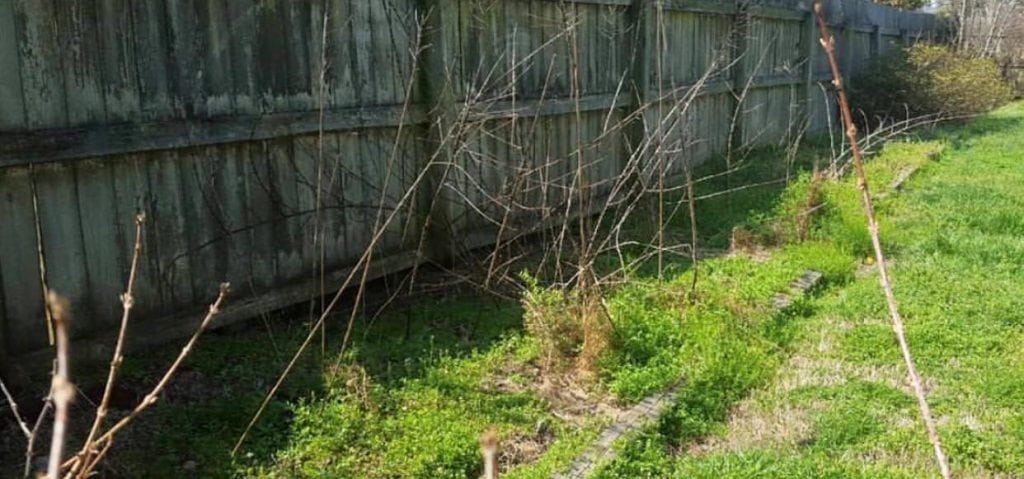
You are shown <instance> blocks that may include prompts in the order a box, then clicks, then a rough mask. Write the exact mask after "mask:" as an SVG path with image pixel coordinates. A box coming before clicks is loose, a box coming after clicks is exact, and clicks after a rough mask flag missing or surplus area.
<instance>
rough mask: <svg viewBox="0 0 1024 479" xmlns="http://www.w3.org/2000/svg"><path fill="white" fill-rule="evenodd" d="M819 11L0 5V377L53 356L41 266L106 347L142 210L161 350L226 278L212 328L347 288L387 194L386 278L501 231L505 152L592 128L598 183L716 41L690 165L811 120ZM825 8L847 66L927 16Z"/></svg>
mask: <svg viewBox="0 0 1024 479" xmlns="http://www.w3.org/2000/svg"><path fill="white" fill-rule="evenodd" d="M808 3H809V0H803V1H799V2H797V1H762V2H753V3H747V2H740V3H736V2H732V1H714V0H663V1H661V2H660V3H656V2H654V1H644V0H572V1H568V0H562V1H554V0H433V1H431V0H419V1H417V0H327V1H319V0H316V1H314V0H309V1H298V0H296V1H292V0H209V1H208V0H60V1H56V2H51V1H41V0H0V365H5V366H4V367H0V369H7V370H8V371H12V370H14V369H18V368H17V366H18V365H19V364H27V363H32V362H34V361H35V362H38V361H39V360H40V359H41V358H45V357H47V356H48V355H49V352H48V348H47V333H46V327H45V322H44V311H43V304H42V301H41V298H42V294H41V292H40V291H41V288H42V284H43V282H44V279H45V283H46V284H47V285H48V286H49V287H50V288H52V289H54V290H56V291H59V292H61V293H63V294H66V295H68V296H69V297H70V299H71V301H72V304H73V306H74V310H75V312H76V317H75V321H74V323H73V325H74V328H73V334H74V336H75V338H76V345H77V348H76V352H77V353H78V354H80V355H82V356H83V357H84V356H89V357H100V356H99V355H105V354H106V352H107V351H108V350H109V348H110V346H111V344H110V343H112V339H111V338H112V335H111V332H112V331H113V330H114V328H116V325H117V322H118V319H119V314H120V313H119V312H120V303H119V300H118V295H119V294H120V292H121V291H122V289H123V288H124V282H125V278H126V275H127V270H128V264H129V260H130V254H131V253H130V252H131V244H132V241H133V234H134V230H133V226H132V221H133V215H134V213H135V212H136V211H143V212H145V213H146V215H147V223H146V228H145V235H144V251H145V253H144V255H143V264H142V267H141V271H140V278H139V283H138V286H137V291H136V301H135V304H136V313H135V320H134V323H133V326H132V330H133V332H132V337H133V338H135V340H136V342H137V344H147V343H151V342H155V341H161V340H166V339H167V338H169V337H173V336H177V335H181V334H184V333H186V332H189V331H191V329H192V328H193V327H194V325H195V321H196V320H197V315H196V313H197V312H199V311H201V309H202V308H203V305H204V304H205V303H206V302H207V301H209V300H210V299H211V298H212V297H213V296H214V295H215V293H216V289H217V284H218V283H220V282H221V281H225V280H227V281H230V282H231V283H232V284H233V285H234V288H233V296H232V300H231V302H230V305H229V306H228V308H226V310H225V314H224V316H223V317H222V318H221V319H219V324H222V325H223V324H227V323H230V322H232V321H236V320H239V319H243V318H247V317H251V316H253V315H255V314H258V313H261V312H265V311H269V310H272V309H275V308H279V307H283V306H286V305H288V304H293V303H296V302H300V301H303V300H306V299H308V298H309V297H310V294H311V292H312V291H315V290H316V289H317V288H318V287H319V284H320V283H319V278H317V277H316V269H317V265H318V264H320V261H321V260H322V264H323V265H325V266H326V270H327V271H328V272H329V274H328V276H327V277H326V280H325V281H326V284H327V286H328V287H333V286H337V285H338V284H339V282H340V278H341V277H342V276H343V275H344V274H345V273H346V272H347V271H348V268H350V267H351V266H352V265H353V264H354V263H355V262H356V260H357V258H358V257H359V255H360V254H361V253H362V252H363V251H364V249H365V248H366V247H367V245H368V243H369V241H370V237H371V235H372V229H373V228H372V227H373V224H374V222H375V218H376V215H377V211H378V205H379V204H380V202H381V199H382V198H383V202H384V207H385V210H386V211H391V210H390V209H391V208H397V209H398V211H399V213H397V216H398V218H397V220H396V221H395V222H394V223H393V224H392V226H390V227H389V228H388V230H387V232H386V234H385V235H384V236H383V238H382V241H381V245H380V248H379V249H378V251H377V252H376V253H375V258H377V259H376V260H375V262H374V265H375V266H374V270H373V272H372V275H374V276H376V275H380V274H384V273H388V272H395V271H398V270H401V269H403V268H409V267H410V266H412V265H414V264H416V263H417V262H420V261H422V260H423V258H424V255H422V254H420V253H418V250H419V249H420V247H419V246H420V241H419V238H420V233H422V232H423V231H422V225H423V224H424V222H423V221H422V220H423V219H424V218H426V217H428V216H430V217H434V216H438V217H441V218H443V219H444V220H445V222H446V224H447V225H448V226H449V227H450V229H449V230H448V232H449V235H450V236H451V235H454V236H458V237H460V238H463V239H465V238H472V241H474V242H475V244H487V243H488V242H490V241H493V238H494V231H493V228H491V227H488V225H487V222H486V221H485V220H484V219H482V218H481V216H482V215H485V214H486V212H480V211H476V210H475V209H474V208H471V207H469V206H468V205H472V201H473V198H470V196H473V195H477V196H486V195H487V194H488V192H494V191H496V190H498V189H500V188H501V187H502V184H503V177H504V176H506V175H507V174H508V172H509V169H510V168H511V166H510V164H509V163H511V161H512V158H513V157H514V156H515V157H517V158H518V157H522V156H525V157H528V158H530V160H529V161H532V162H534V163H536V164H540V163H543V162H546V161H550V159H552V158H563V159H564V158H567V157H571V156H572V152H573V150H574V149H575V146H576V145H578V144H579V142H578V139H579V135H583V136H585V137H586V138H588V141H589V140H595V139H597V140H595V141H596V144H597V145H598V146H595V147H594V150H595V152H596V154H597V155H600V158H599V159H595V160H593V161H594V164H595V165H599V166H595V167H593V172H594V173H593V174H594V175H595V176H596V177H597V178H598V179H600V178H607V177H610V176H614V175H615V174H616V173H617V171H618V169H619V168H621V167H622V164H623V161H625V160H624V159H625V158H627V157H628V156H629V155H630V154H631V153H630V151H629V150H630V148H631V146H630V145H635V142H633V143H631V142H630V141H629V137H628V136H627V135H626V134H623V135H609V136H608V138H603V137H602V138H599V139H598V137H601V132H602V127H603V125H607V122H608V121H609V118H612V119H613V120H614V121H620V120H625V119H628V118H630V116H631V115H632V113H633V112H635V111H636V110H637V109H638V108H640V107H641V105H647V106H648V108H647V110H646V111H647V113H645V114H644V115H642V117H643V118H644V120H645V121H648V122H649V123H648V124H650V122H651V120H652V118H651V116H652V115H655V116H656V115H657V114H658V113H657V112H658V109H655V108H649V106H650V105H651V104H657V103H660V102H664V101H665V98H664V97H663V96H661V93H660V92H663V91H669V90H671V91H679V90H680V89H683V88H685V87H687V86H691V85H693V84H694V83H695V82H697V81H698V80H699V79H700V78H701V75H702V73H703V72H705V71H707V70H709V69H710V68H712V66H713V65H712V64H713V63H714V62H715V61H717V60H716V59H718V58H722V57H723V56H724V57H725V58H726V59H727V60H728V67H727V68H722V70H721V71H720V72H719V73H716V74H715V75H714V76H712V77H710V78H708V81H707V82H706V84H705V85H704V86H703V87H702V88H701V90H700V92H699V99H698V100H697V101H696V102H695V104H694V107H693V110H692V112H691V113H690V114H691V115H692V118H693V122H692V125H693V127H692V129H693V132H692V133H691V134H692V136H693V137H694V138H697V139H699V140H700V141H696V142H694V144H695V145H697V146H695V147H694V148H693V149H692V151H691V152H690V154H691V155H693V156H694V158H696V159H700V158H704V157H707V156H709V155H712V154H715V153H719V152H721V151H723V150H724V149H725V148H726V147H727V146H728V145H729V144H730V142H732V143H735V142H746V143H770V142H777V141H779V140H780V139H781V138H784V137H785V136H786V135H788V134H790V133H791V132H792V128H793V125H799V124H802V123H803V122H805V121H807V122H809V123H806V124H808V125H809V126H810V128H811V129H813V130H816V131H820V130H821V129H822V128H823V127H824V125H825V124H826V123H827V120H828V116H829V115H830V114H831V113H829V108H828V106H829V104H828V100H827V95H825V94H823V90H822V89H821V88H819V84H821V82H823V81H826V80H828V74H827V68H826V65H825V63H824V59H823V56H822V55H821V54H820V53H819V49H820V47H818V45H817V39H816V35H817V32H816V30H815V27H814V25H813V22H811V18H810V13H809V11H808V8H807V7H808ZM828 12H829V16H830V22H831V23H832V24H833V25H834V27H835V32H836V35H837V42H838V44H839V52H840V54H841V57H842V62H843V66H844V67H845V68H846V70H847V71H850V72H853V71H856V70H858V69H859V68H861V67H863V66H864V64H865V62H866V60H867V59H868V58H870V57H871V56H873V55H877V54H879V53H881V52H884V51H885V50H887V49H889V48H892V47H893V46H895V45H902V44H907V43H909V42H912V41H914V40H915V39H918V38H922V37H930V36H933V35H935V32H936V31H937V28H938V23H937V22H936V20H935V19H934V18H933V17H931V16H928V15H924V14H917V13H908V12H900V11H896V10H893V9H889V8H885V7H881V6H878V5H875V4H872V3H868V2H866V1H863V0H833V1H830V2H828ZM325 18H326V24H325V23H324V21H325V20H324V19H325ZM567 25H572V28H568V27H567ZM567 32H569V33H567ZM573 46H575V47H576V48H575V51H572V50H573V48H572V47H573ZM569 59H575V61H573V62H570V61H569ZM325 65H326V68H323V67H324V66H325ZM574 71H578V77H575V78H577V79H578V81H574ZM321 79H322V80H323V81H321ZM741 90H742V91H744V92H746V94H742V95H741V94H739V92H740V91H741ZM321 106H322V107H323V108H321ZM577 113H578V114H577ZM736 113H738V115H736V118H737V125H738V128H736V129H735V131H734V132H733V134H730V131H731V130H730V123H731V121H732V118H733V115H734V114H736ZM464 116H467V117H472V118H473V121H476V122H478V123H479V125H480V127H479V128H477V129H475V130H473V131H472V132H471V133H467V135H466V136H467V138H463V144H472V145H474V146H473V149H474V150H475V152H474V154H473V155H469V156H474V157H478V158H485V159H486V161H479V162H477V163H475V164H474V165H468V164H459V161H461V160H452V162H453V163H455V164H456V166H459V171H461V172H462V173H463V174H462V176H461V177H460V179H458V180H454V179H453V180H450V181H451V182H453V183H462V184H473V185H476V187H475V188H474V189H473V191H474V193H466V194H465V195H466V198H463V199H464V200H465V202H463V203H460V202H458V201H456V202H453V203H452V204H449V205H446V206H444V207H443V208H440V209H438V211H434V210H429V209H428V208H427V206H425V205H426V202H425V201H421V200H422V199H423V198H429V197H431V196H432V195H433V194H434V193H436V192H437V191H436V190H437V189H439V188H444V187H445V186H446V185H444V184H443V181H444V179H442V180H441V182H438V181H437V178H433V179H432V180H431V181H430V182H425V183H424V184H426V185H434V186H433V188H434V189H435V190H434V191H432V190H430V189H429V188H424V191H425V192H423V193H417V194H416V195H414V196H415V197H416V198H414V200H415V201H404V200H403V198H407V196H408V195H407V192H408V191H409V189H410V188H411V187H412V186H413V185H414V184H419V183H418V181H419V175H420V174H421V173H422V172H423V171H424V165H427V164H428V163H430V158H436V157H437V156H438V155H437V152H438V151H439V150H440V149H443V148H445V147H446V145H445V144H444V143H445V142H444V140H439V139H438V136H437V133H438V131H439V129H440V128H443V125H444V124H445V123H444V121H442V120H452V121H455V119H457V118H461V117H464ZM521 118H530V119H532V121H533V123H532V124H533V125H534V127H533V128H532V129H531V130H530V131H529V132H527V133H524V132H523V131H516V126H515V125H517V124H519V123H518V119H521ZM439 119H440V120H439ZM510 119H512V121H509V120H510ZM653 120H654V122H657V120H658V119H657V118H653ZM321 131H322V132H323V137H322V138H323V141H322V142H321V141H320V138H321V137H320V132H321ZM524 134H529V135H531V136H532V138H531V141H530V142H529V144H530V145H531V149H530V150H529V151H527V152H525V153H524V152H523V151H521V150H522V149H521V148H519V150H518V151H512V150H513V149H515V148H514V147H512V146H510V145H511V144H513V143H512V142H510V141H506V140H507V139H508V138H509V135H524ZM648 134H649V131H648ZM518 144H520V145H521V144H524V143H522V142H520V143H518ZM447 146H450V145H447ZM463 153H465V152H463ZM463 156H465V155H463ZM516 161H519V160H516ZM588 161H589V160H588ZM564 167H565V168H569V167H571V159H570V160H568V161H567V162H566V163H565V166H564ZM388 172H390V173H391V174H390V175H389V174H388ZM549 173H550V172H549ZM556 176H557V175H556ZM550 183H551V182H550V181H549V182H548V184H549V185H550ZM323 185H327V186H326V187H324V186H323ZM467 191H468V190H467ZM549 193H550V192H548V191H546V190H545V192H544V193H543V194H542V195H540V196H544V195H547V194H549ZM524 195H525V196H529V194H528V193H527V194H524ZM534 196H536V195H534ZM314 235H319V237H320V238H321V239H322V240H323V242H322V244H323V248H322V250H321V249H320V246H319V245H318V243H317V241H315V239H314ZM447 240H448V239H446V238H445V237H443V236H439V235H431V236H430V238H429V242H430V243H431V246H433V247H435V248H437V247H440V248H441V249H443V248H445V247H447V245H444V244H443V243H444V242H445V241H447ZM439 243H440V244H439ZM37 244H38V245H41V250H42V251H41V253H42V254H40V251H39V248H37ZM41 257H43V258H45V278H41V268H40V258H41ZM5 358H6V359H5ZM12 358H21V359H19V360H18V361H15V360H14V359H12ZM47 364H48V363H47Z"/></svg>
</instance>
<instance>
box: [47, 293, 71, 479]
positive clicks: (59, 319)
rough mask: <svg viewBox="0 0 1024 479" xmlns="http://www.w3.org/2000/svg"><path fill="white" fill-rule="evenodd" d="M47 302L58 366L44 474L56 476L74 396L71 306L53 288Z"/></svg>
mask: <svg viewBox="0 0 1024 479" xmlns="http://www.w3.org/2000/svg"><path fill="white" fill-rule="evenodd" d="M46 303H47V308H48V309H49V310H50V314H51V315H52V318H53V326H54V333H55V335H56V340H57V368H56V370H55V372H54V375H53V382H52V384H51V386H50V397H52V398H53V403H54V408H55V412H54V415H53V435H52V436H51V439H50V458H49V461H48V463H47V467H46V477H47V478H48V479H57V477H60V467H61V464H60V463H61V459H62V458H63V455H64V441H65V436H66V435H67V429H68V408H69V406H70V405H71V401H72V400H73V399H74V397H75V387H74V386H73V385H72V384H71V379H70V378H71V373H70V364H69V362H70V355H71V353H70V349H71V346H70V342H71V339H70V338H69V337H68V336H69V334H68V322H69V321H70V320H71V316H70V315H71V305H70V304H69V303H68V300H67V299H65V298H64V297H62V296H60V295H58V294H57V293H55V292H53V291H52V290H51V291H50V292H49V294H48V295H47V296H46Z"/></svg>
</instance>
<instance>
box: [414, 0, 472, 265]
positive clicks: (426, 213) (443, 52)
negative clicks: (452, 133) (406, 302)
mask: <svg viewBox="0 0 1024 479" xmlns="http://www.w3.org/2000/svg"><path fill="white" fill-rule="evenodd" d="M418 7H419V9H420V11H421V15H423V16H424V19H423V22H422V23H423V26H424V31H423V38H422V44H423V45H424V46H425V48H424V50H423V52H422V53H421V54H420V57H419V59H418V62H419V69H418V71H419V78H418V79H417V83H418V87H419V88H418V90H419V95H420V97H421V98H420V99H419V101H420V102H422V103H423V104H424V105H425V106H426V108H427V118H429V124H428V125H427V126H426V135H427V137H426V141H425V142H424V143H425V144H426V148H425V151H424V153H423V156H424V159H423V160H424V161H423V164H422V166H421V167H422V168H426V175H427V181H426V182H425V185H426V187H425V188H422V192H418V197H417V198H418V199H419V200H421V202H420V204H421V205H423V206H422V207H421V213H420V214H421V215H422V218H423V223H421V224H423V225H424V232H423V234H424V235H425V237H424V238H425V241H424V242H423V245H422V246H423V250H425V251H423V250H419V251H417V255H420V256H421V258H420V259H421V260H422V259H429V260H432V261H435V262H439V263H442V264H444V263H447V262H449V261H450V260H451V259H452V257H453V253H454V248H455V242H454V226H453V224H452V218H451V216H452V215H451V213H452V210H451V208H452V202H451V198H450V196H449V194H448V193H447V191H446V188H445V187H444V183H445V182H446V181H447V175H448V172H449V171H450V167H449V166H448V162H449V161H452V160H453V158H452V155H453V154H454V152H453V151H452V149H451V146H450V145H451V142H443V141H442V139H443V138H444V136H445V135H446V134H448V131H449V130H450V129H451V126H452V124H453V122H454V121H455V101H456V98H455V96H456V95H455V84H456V82H458V81H460V79H461V77H460V74H461V71H462V69H461V68H460V66H459V64H458V63H457V62H458V61H460V59H459V56H458V54H459V53H460V52H456V51H453V49H454V48H456V45H458V43H457V42H452V41H450V39H449V38H447V36H448V35H447V32H446V31H445V25H446V22H453V21H454V22H456V23H455V24H457V19H458V14H459V13H458V9H457V8H456V5H455V2H453V1H452V0H419V1H418ZM439 160H440V161H441V162H442V163H443V166H442V164H439V163H438V161H439ZM422 256H425V257H426V258H422Z"/></svg>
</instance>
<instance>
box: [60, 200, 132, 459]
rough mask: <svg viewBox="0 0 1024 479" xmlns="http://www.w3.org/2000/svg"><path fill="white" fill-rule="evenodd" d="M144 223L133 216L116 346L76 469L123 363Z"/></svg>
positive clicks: (100, 421) (87, 455)
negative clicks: (131, 237) (129, 264)
mask: <svg viewBox="0 0 1024 479" xmlns="http://www.w3.org/2000/svg"><path fill="white" fill-rule="evenodd" d="M145 222H146V215H145V214H144V213H139V214H137V215H135V246H134V248H133V249H132V263H131V269H130V270H129V271H128V285H127V286H126V287H125V291H124V294H122V295H121V309H122V314H121V327H120V329H119V330H118V332H117V344H116V345H115V346H114V356H113V358H111V360H110V369H109V370H108V372H107V383H106V386H104V388H103V398H102V399H101V400H100V404H99V406H98V407H97V408H96V418H95V419H94V420H93V423H92V428H90V430H89V435H88V437H86V439H85V443H83V444H82V451H81V452H80V453H79V454H81V455H82V460H81V461H80V462H78V463H76V468H77V466H78V465H81V464H85V463H89V458H90V456H91V455H92V454H93V452H94V451H93V447H92V445H93V441H94V440H95V439H96V435H97V434H98V433H99V430H100V427H102V426H103V421H104V420H105V419H106V417H107V411H108V409H109V407H110V396H111V395H112V394H113V392H114V383H116V382H117V372H118V370H119V369H120V368H121V363H122V362H124V340H125V336H126V334H127V332H128V319H129V318H130V317H131V313H132V307H133V306H134V305H135V296H134V295H133V293H134V291H135V279H136V273H137V271H138V266H139V257H140V256H141V255H142V225H143V224H144V223H145ZM76 468H73V469H72V473H74V472H75V469H76Z"/></svg>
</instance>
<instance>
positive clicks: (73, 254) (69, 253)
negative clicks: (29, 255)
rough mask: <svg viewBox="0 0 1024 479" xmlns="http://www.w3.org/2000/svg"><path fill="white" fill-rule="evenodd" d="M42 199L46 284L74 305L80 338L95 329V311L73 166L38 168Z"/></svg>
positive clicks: (75, 327)
mask: <svg viewBox="0 0 1024 479" xmlns="http://www.w3.org/2000/svg"><path fill="white" fill-rule="evenodd" d="M33 173H34V175H33V176H34V177H35V183H36V193H37V196H38V199H39V223H40V226H41V229H42V235H43V249H44V251H45V252H46V282H47V285H49V287H50V290H51V291H56V292H57V293H60V294H61V295H62V296H64V297H66V298H67V299H68V301H70V302H71V307H72V312H73V314H74V321H72V322H71V331H72V334H74V335H75V336H78V335H80V334H82V333H85V332H88V331H90V330H91V329H92V328H93V327H94V326H95V321H94V318H95V314H96V311H94V310H93V308H92V303H91V302H90V301H89V300H88V298H89V295H90V283H89V275H88V273H87V272H86V264H85V244H84V241H83V237H82V224H81V218H80V217H79V216H78V215H76V214H74V213H71V214H69V213H68V212H74V211H77V210H78V182H77V181H76V180H77V178H76V177H75V172H74V169H73V168H72V165H71V164H61V163H50V164H46V165H40V166H37V167H36V168H35V171H34V172H33Z"/></svg>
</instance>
